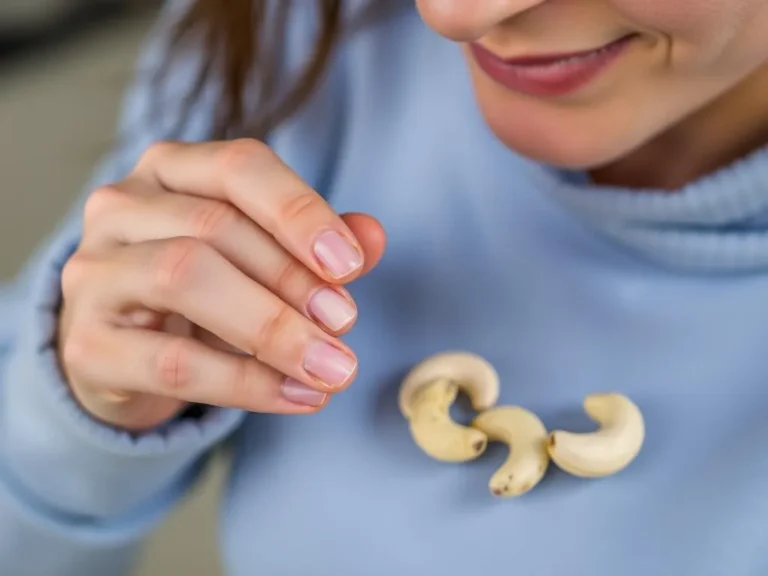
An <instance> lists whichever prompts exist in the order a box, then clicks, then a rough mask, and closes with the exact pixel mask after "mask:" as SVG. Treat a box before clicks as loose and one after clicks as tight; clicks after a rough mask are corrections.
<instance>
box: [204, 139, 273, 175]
mask: <svg viewBox="0 0 768 576" xmlns="http://www.w3.org/2000/svg"><path fill="white" fill-rule="evenodd" d="M273 156H274V153H273V152H272V150H271V149H270V148H269V146H267V145H266V144H264V143H263V142H261V141H259V140H255V139H253V138H239V139H237V140H232V141H231V142H228V143H227V144H225V145H224V146H223V147H222V148H221V151H220V152H219V154H218V158H217V162H218V165H219V167H220V169H221V170H222V172H223V173H224V174H229V173H232V172H235V173H239V172H242V171H244V170H246V169H252V168H253V165H254V164H261V163H263V162H264V161H265V160H266V159H271V158H273Z"/></svg>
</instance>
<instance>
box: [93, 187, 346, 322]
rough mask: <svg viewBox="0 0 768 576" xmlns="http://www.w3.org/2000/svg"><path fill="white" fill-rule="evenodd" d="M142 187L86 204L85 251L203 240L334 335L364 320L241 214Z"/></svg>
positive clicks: (341, 294) (106, 193) (107, 191)
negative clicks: (182, 239) (184, 239)
mask: <svg viewBox="0 0 768 576" xmlns="http://www.w3.org/2000/svg"><path fill="white" fill-rule="evenodd" d="M135 185H136V183H135V182H132V183H126V184H122V185H118V186H111V187H106V188H102V189H100V190H98V191H96V192H95V193H94V194H92V196H91V197H90V199H89V201H88V203H87V205H86V216H87V217H86V219H85V231H86V233H85V234H84V248H85V249H86V250H87V249H89V248H91V247H94V249H97V248H98V247H109V248H111V247H114V246H115V245H124V244H138V243H142V242H148V241H156V240H164V239H167V238H177V237H189V238H197V239H199V240H201V241H203V242H206V243H208V244H209V245H211V246H212V247H213V248H214V249H215V250H216V251H217V252H219V254H221V255H222V256H223V257H224V258H226V259H227V260H229V261H230V262H231V263H232V264H233V265H234V266H235V267H237V268H238V269H240V270H241V271H242V272H243V273H244V274H245V275H247V276H248V277H250V278H252V279H253V280H255V281H256V282H258V283H259V284H261V285H262V286H264V287H265V288H267V289H268V290H270V291H271V292H273V293H274V294H276V295H277V296H278V297H280V298H281V299H282V300H283V301H284V302H286V303H288V304H289V305H290V306H292V307H293V308H294V309H296V310H298V311H299V312H301V313H302V314H304V315H305V316H306V317H308V318H312V319H313V320H315V321H317V322H319V323H320V324H321V325H322V326H324V327H325V329H326V330H327V331H328V332H330V333H332V334H341V333H343V332H345V331H346V330H348V329H349V328H350V327H351V326H352V324H353V323H354V321H355V319H356V317H357V309H356V307H355V305H354V302H353V301H352V298H351V297H350V296H349V294H348V293H347V292H346V291H345V290H344V289H343V288H341V287H334V286H331V285H329V284H327V283H326V282H323V281H322V280H321V279H320V278H319V277H318V276H317V275H316V274H314V273H313V272H312V271H310V270H309V269H308V268H307V267H306V266H304V265H303V264H302V263H301V262H299V261H298V260H297V259H296V258H294V257H293V256H292V255H291V254H289V253H288V252H287V251H286V250H285V249H284V248H283V247H282V246H280V244H278V242H277V240H275V238H273V237H272V236H271V235H269V234H268V233H267V232H266V231H264V230H263V229H262V228H260V227H259V226H257V225H256V224H254V223H253V222H252V221H251V220H250V219H249V218H248V217H247V216H245V214H243V213H242V212H241V211H240V210H238V209H237V208H235V207H234V206H232V205H231V204H227V203H226V202H222V201H219V200H211V199H207V198H197V197H193V196H188V195H183V194H167V193H154V194H152V193H150V194H147V193H136V192H134V191H133V190H131V189H130V188H132V187H135Z"/></svg>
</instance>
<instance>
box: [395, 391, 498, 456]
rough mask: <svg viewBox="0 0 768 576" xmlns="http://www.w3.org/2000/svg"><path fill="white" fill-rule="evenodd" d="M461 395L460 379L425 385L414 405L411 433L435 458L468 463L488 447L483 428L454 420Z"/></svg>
mask: <svg viewBox="0 0 768 576" xmlns="http://www.w3.org/2000/svg"><path fill="white" fill-rule="evenodd" d="M458 394H459V386H458V384H457V383H456V382H453V381H451V380H448V379H446V378H441V379H439V380H435V381H434V382H432V383H431V384H428V385H426V386H423V387H421V388H420V389H419V391H418V392H417V394H416V395H415V396H414V397H413V400H412V402H411V404H410V409H409V414H410V415H411V418H410V420H409V425H410V430H411V436H413V440H414V442H415V443H416V445H417V446H418V447H419V448H421V449H422V450H423V451H424V452H425V453H427V454H428V455H429V456H431V457H432V458H434V459H435V460H440V461H442V462H467V461H468V460H473V459H475V458H477V457H478V456H480V455H481V454H482V453H483V452H485V449H486V447H487V446H488V439H487V438H486V436H485V434H483V433H482V432H481V431H479V430H475V429H474V428H470V427H468V426H462V425H461V424H457V423H456V422H454V421H453V420H451V416H450V413H449V410H450V407H451V404H453V402H454V401H455V400H456V396H458Z"/></svg>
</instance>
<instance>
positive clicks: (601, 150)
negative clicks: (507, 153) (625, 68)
mask: <svg viewBox="0 0 768 576" xmlns="http://www.w3.org/2000/svg"><path fill="white" fill-rule="evenodd" d="M480 108H481V112H482V113H483V116H484V118H485V121H486V123H487V124H488V127H489V129H490V130H491V132H492V133H493V134H494V135H495V136H496V138H498V139H499V140H500V141H501V142H502V143H503V144H504V145H505V146H506V147H507V148H509V149H511V150H512V151H514V152H516V153H518V154H520V155H521V156H524V157H526V158H528V159H530V160H533V161H535V162H539V163H542V164H546V165H549V166H553V167H556V168H562V169H567V170H594V169H597V168H602V167H604V166H606V165H608V164H611V163H613V162H616V161H617V160H620V159H621V158H623V157H624V156H627V155H629V154H630V153H631V152H632V151H634V150H636V149H637V148H639V147H640V146H641V145H642V143H643V139H642V138H637V137H633V136H635V135H632V134H629V133H627V129H628V126H626V125H624V126H622V125H610V124H608V123H606V122H604V121H603V122H601V121H599V119H596V118H590V116H591V115H588V114H587V115H585V114H581V113H580V112H579V111H578V110H577V109H576V108H573V109H569V110H564V111H557V113H555V112H553V113H551V114H547V113H546V112H545V111H537V113H535V114H531V113H526V112H525V111H524V110H522V111H521V110H517V111H512V110H503V109H501V108H494V107H486V106H482V105H481V106H480Z"/></svg>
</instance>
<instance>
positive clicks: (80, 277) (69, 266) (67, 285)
mask: <svg viewBox="0 0 768 576" xmlns="http://www.w3.org/2000/svg"><path fill="white" fill-rule="evenodd" d="M89 270H90V262H89V261H88V259H87V258H86V257H85V256H83V255H82V254H81V253H80V252H75V253H74V254H73V255H72V256H70V257H69V259H68V260H67V261H66V262H65V263H64V266H63V267H62V269H61V293H62V295H63V296H64V299H65V300H71V299H72V298H73V297H74V296H75V295H76V294H77V293H78V292H79V290H80V288H81V287H82V286H83V285H84V284H85V283H86V278H87V276H88V272H89Z"/></svg>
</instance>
